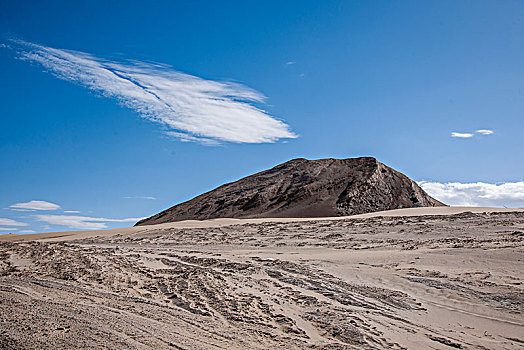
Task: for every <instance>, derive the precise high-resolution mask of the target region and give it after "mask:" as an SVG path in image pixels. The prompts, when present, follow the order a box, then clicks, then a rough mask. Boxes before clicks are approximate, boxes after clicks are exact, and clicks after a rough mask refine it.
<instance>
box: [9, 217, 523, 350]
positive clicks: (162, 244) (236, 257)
mask: <svg viewBox="0 0 524 350" xmlns="http://www.w3.org/2000/svg"><path fill="white" fill-rule="evenodd" d="M6 236H7V237H6ZM15 238H16V239H23V240H18V241H16V240H15ZM2 239H3V240H4V241H3V242H0V319H1V320H2V329H1V330H0V348H12V349H19V348H24V349H42V348H53V349H77V348H90V349H91V348H112V349H226V348H227V349H406V348H407V349H452V348H456V349H521V348H522V346H523V345H524V337H523V336H522V334H524V316H523V312H524V288H523V286H524V211H523V210H521V209H520V210H506V209H494V208H418V209H401V210H395V211H388V212H380V213H373V214H364V215H358V216H351V217H345V218H340V217H337V218H321V219H281V218H279V219H244V220H238V219H216V220H208V221H186V222H177V223H170V224H160V225H151V226H142V227H140V226H139V227H133V228H124V229H115V230H105V231H84V232H66V233H50V234H35V235H24V236H22V235H4V236H3V237H2ZM7 239H9V240H11V242H8V241H6V240H7Z"/></svg>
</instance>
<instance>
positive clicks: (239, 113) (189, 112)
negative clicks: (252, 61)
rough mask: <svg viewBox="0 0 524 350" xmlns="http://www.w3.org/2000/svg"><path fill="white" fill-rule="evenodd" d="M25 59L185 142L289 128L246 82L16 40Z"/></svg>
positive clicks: (242, 138)
mask: <svg viewBox="0 0 524 350" xmlns="http://www.w3.org/2000/svg"><path fill="white" fill-rule="evenodd" d="M11 43H12V46H13V49H14V50H15V51H16V52H17V54H18V56H19V58H20V59H23V60H28V61H31V62H38V63H40V64H41V65H42V66H44V67H45V68H46V69H48V70H49V71H50V72H51V73H53V74H54V75H55V76H57V77H59V78H61V79H64V80H69V81H73V82H75V83H77V84H79V85H82V86H85V87H87V88H88V89H91V90H94V91H97V92H99V93H101V94H102V95H103V96H105V97H111V98H115V99H116V100H117V101H118V102H119V103H121V104H122V105H124V106H126V107H128V108H131V109H133V110H135V111H136V112H137V113H138V114H139V115H140V116H141V117H143V118H145V119H148V120H150V121H153V122H156V123H159V124H161V125H163V126H164V127H166V128H167V130H168V131H174V132H172V133H171V135H172V136H176V137H178V138H180V139H182V140H184V141H199V142H200V141H202V142H204V143H209V140H212V141H214V142H217V141H228V142H238V143H265V142H276V141H277V140H279V139H282V138H296V137H297V135H295V134H294V133H293V132H291V131H290V130H289V126H288V125H287V124H285V123H283V122H282V121H280V120H277V119H276V118H274V117H272V116H271V115H269V114H268V113H267V112H265V111H264V110H262V109H260V108H259V107H257V106H255V104H257V103H263V102H264V101H265V99H266V97H265V96H264V95H262V94H261V93H260V92H258V91H255V90H253V89H250V88H248V87H246V86H243V85H241V84H236V83H231V82H218V81H213V80H206V79H202V78H199V77H196V76H191V75H188V74H184V73H181V72H177V71H175V70H173V69H172V68H171V67H169V66H167V65H162V64H150V63H142V62H138V61H126V62H125V63H123V62H112V61H108V60H104V59H100V58H97V57H95V56H92V55H90V54H87V53H83V52H79V51H72V50H59V49H53V48H50V47H46V46H41V45H37V44H32V43H28V42H25V41H21V40H11Z"/></svg>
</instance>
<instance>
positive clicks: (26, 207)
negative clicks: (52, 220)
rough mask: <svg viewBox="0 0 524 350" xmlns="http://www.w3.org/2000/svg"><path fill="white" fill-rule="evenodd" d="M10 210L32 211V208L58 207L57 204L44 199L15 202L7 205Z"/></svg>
mask: <svg viewBox="0 0 524 350" xmlns="http://www.w3.org/2000/svg"><path fill="white" fill-rule="evenodd" d="M9 209H11V210H18V211H32V210H56V209H60V206H59V205H58V204H54V203H49V202H46V201H30V202H27V203H17V204H13V205H10V206H9Z"/></svg>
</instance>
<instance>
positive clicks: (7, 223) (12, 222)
mask: <svg viewBox="0 0 524 350" xmlns="http://www.w3.org/2000/svg"><path fill="white" fill-rule="evenodd" d="M0 225H2V226H27V225H28V224H26V223H25V222H20V221H15V220H11V219H4V218H0Z"/></svg>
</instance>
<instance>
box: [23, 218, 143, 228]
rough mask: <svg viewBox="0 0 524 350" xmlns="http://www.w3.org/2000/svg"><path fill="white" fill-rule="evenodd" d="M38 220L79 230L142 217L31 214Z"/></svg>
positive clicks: (137, 219) (136, 219)
mask: <svg viewBox="0 0 524 350" xmlns="http://www.w3.org/2000/svg"><path fill="white" fill-rule="evenodd" d="M33 216H34V217H35V218H36V219H37V220H38V221H43V222H46V223H48V224H50V225H61V226H67V227H68V228H72V229H81V230H101V229H105V228H107V225H106V223H108V222H137V221H140V220H142V219H144V218H126V219H108V218H94V217H89V216H74V215H33Z"/></svg>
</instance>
